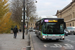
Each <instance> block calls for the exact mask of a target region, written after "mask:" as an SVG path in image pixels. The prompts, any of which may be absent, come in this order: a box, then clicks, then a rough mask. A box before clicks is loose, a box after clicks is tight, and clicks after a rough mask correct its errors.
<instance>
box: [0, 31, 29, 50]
mask: <svg viewBox="0 0 75 50" xmlns="http://www.w3.org/2000/svg"><path fill="white" fill-rule="evenodd" d="M22 35H23V34H22V32H19V33H17V38H16V39H15V38H13V37H14V34H0V50H26V47H27V42H28V35H25V38H24V39H22Z"/></svg>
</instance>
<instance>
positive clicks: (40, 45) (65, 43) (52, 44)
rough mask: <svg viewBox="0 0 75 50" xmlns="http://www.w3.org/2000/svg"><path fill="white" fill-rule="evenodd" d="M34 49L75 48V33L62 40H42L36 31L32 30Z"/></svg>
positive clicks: (73, 49) (55, 49)
mask: <svg viewBox="0 0 75 50" xmlns="http://www.w3.org/2000/svg"><path fill="white" fill-rule="evenodd" d="M30 34H31V38H32V42H33V47H34V50H75V35H69V36H65V40H61V41H41V40H40V39H39V38H38V37H36V34H35V33H34V32H30Z"/></svg>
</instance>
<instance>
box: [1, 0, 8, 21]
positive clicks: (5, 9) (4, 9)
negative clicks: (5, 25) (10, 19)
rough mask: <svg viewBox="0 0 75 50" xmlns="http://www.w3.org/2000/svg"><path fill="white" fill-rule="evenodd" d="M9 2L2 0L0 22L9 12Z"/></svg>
mask: <svg viewBox="0 0 75 50" xmlns="http://www.w3.org/2000/svg"><path fill="white" fill-rule="evenodd" d="M7 2H8V0H0V20H1V19H2V17H3V16H4V15H5V14H6V13H7V12H8V11H9V8H8V5H9V4H8V3H7Z"/></svg>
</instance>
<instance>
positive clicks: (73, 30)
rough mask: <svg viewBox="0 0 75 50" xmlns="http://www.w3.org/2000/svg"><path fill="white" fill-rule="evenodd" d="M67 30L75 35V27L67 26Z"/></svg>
mask: <svg viewBox="0 0 75 50" xmlns="http://www.w3.org/2000/svg"><path fill="white" fill-rule="evenodd" d="M66 30H67V31H68V34H69V35H75V27H67V28H66Z"/></svg>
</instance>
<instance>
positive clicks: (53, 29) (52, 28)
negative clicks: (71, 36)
mask: <svg viewBox="0 0 75 50" xmlns="http://www.w3.org/2000/svg"><path fill="white" fill-rule="evenodd" d="M43 33H44V34H63V33H64V24H63V23H60V24H59V23H44V24H43Z"/></svg>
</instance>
